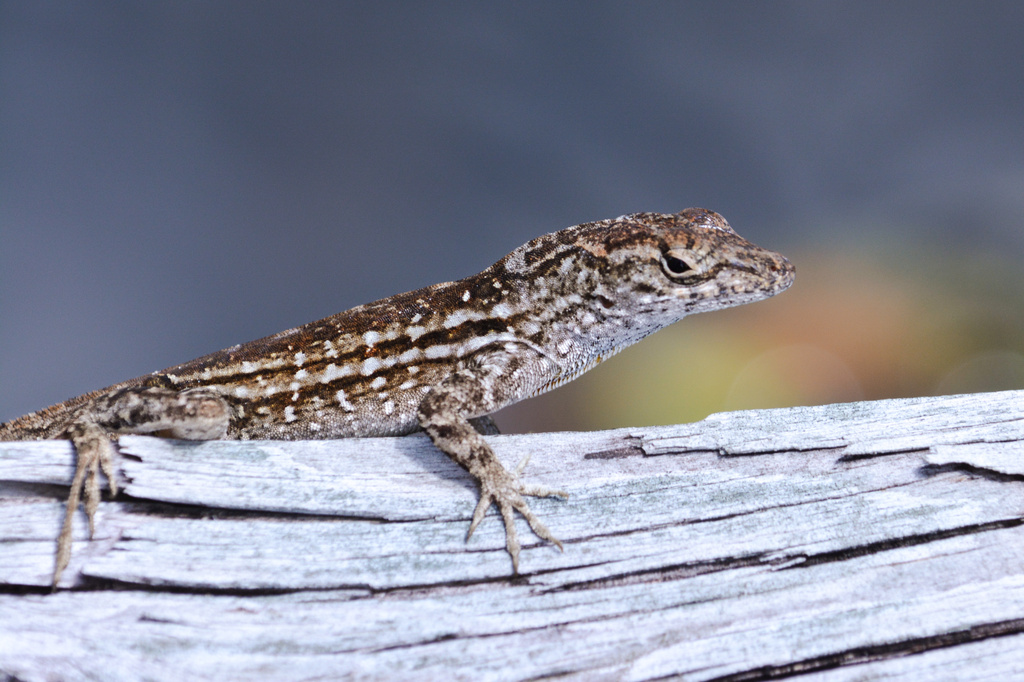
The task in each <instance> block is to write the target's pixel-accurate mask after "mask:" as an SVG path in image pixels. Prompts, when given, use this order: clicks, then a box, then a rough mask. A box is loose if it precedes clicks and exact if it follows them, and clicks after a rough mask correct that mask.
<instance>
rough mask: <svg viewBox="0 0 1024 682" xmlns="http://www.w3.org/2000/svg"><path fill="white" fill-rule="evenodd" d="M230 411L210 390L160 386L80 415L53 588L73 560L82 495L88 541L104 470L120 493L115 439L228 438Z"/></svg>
mask: <svg viewBox="0 0 1024 682" xmlns="http://www.w3.org/2000/svg"><path fill="white" fill-rule="evenodd" d="M229 417H230V408H229V407H228V404H227V403H226V402H225V401H224V399H223V398H221V397H220V396H218V395H217V394H215V393H214V392H213V391H211V390H209V389H205V388H196V389H191V390H186V391H177V390H174V389H169V388H160V387H142V386H140V387H132V388H125V389H120V390H117V391H113V392H111V393H109V394H107V395H104V396H99V397H97V398H96V399H95V400H93V401H91V402H90V403H88V404H87V405H86V406H85V407H84V408H82V410H80V411H79V413H78V415H77V416H76V417H75V420H74V421H73V422H72V424H71V426H69V427H68V429H67V432H66V436H67V437H68V438H69V439H71V442H72V443H73V444H74V446H75V452H76V454H77V462H76V465H75V475H74V478H73V479H72V481H71V492H70V494H69V495H68V501H67V507H66V509H65V512H64V523H63V525H62V526H61V531H60V535H59V536H58V537H57V554H56V557H55V560H54V567H53V585H54V587H56V586H57V583H58V582H59V581H60V576H61V573H63V572H64V569H65V568H67V565H68V562H69V561H70V560H71V527H72V524H71V522H72V519H73V518H74V513H75V509H77V508H78V503H79V500H80V499H81V498H82V496H83V493H84V497H85V504H84V507H85V513H86V516H87V517H88V518H89V537H90V539H91V538H92V536H93V533H94V531H95V515H96V509H97V508H98V507H99V503H100V482H99V472H100V471H101V470H102V471H103V474H104V475H105V476H106V477H107V480H108V481H109V482H110V492H111V494H112V495H116V494H117V477H116V476H115V473H114V461H113V445H112V444H111V436H112V435H114V434H120V433H166V434H167V435H168V436H170V437H172V438H181V439H185V440H212V439H215V438H223V437H224V436H225V435H226V434H227V428H228V421H229Z"/></svg>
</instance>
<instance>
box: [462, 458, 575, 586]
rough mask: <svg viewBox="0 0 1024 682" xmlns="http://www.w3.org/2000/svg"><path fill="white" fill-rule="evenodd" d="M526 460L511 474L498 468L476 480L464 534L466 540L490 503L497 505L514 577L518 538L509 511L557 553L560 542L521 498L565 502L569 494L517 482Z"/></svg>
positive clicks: (560, 545) (478, 523)
mask: <svg viewBox="0 0 1024 682" xmlns="http://www.w3.org/2000/svg"><path fill="white" fill-rule="evenodd" d="M529 461H530V456H529V455H527V456H526V457H524V458H523V459H522V461H520V462H519V465H518V466H517V467H516V472H515V475H513V474H510V473H508V472H507V471H505V470H504V469H500V470H499V471H500V473H495V474H492V475H491V476H488V477H486V478H483V479H481V480H480V501H479V502H478V503H477V505H476V509H475V510H474V511H473V520H472V522H470V524H469V532H468V533H466V539H467V540H468V539H469V538H470V537H471V536H472V535H473V531H475V530H476V527H477V526H478V525H480V522H481V521H483V519H484V515H485V514H486V513H487V510H488V509H490V507H491V504H496V505H497V506H498V511H499V512H501V518H502V520H503V521H504V523H505V548H506V549H507V550H508V553H509V555H510V556H511V557H512V572H513V573H514V574H518V573H519V550H520V545H519V536H518V535H517V533H516V526H515V514H513V510H515V511H518V512H519V513H520V514H522V516H523V518H524V519H526V522H527V523H529V524H530V528H531V529H532V530H533V532H534V534H535V535H536V536H537V537H539V538H541V539H542V540H547V541H548V542H551V543H553V544H555V545H557V546H558V549H559V550H564V548H563V547H562V543H561V541H559V540H558V538H556V537H555V536H554V535H552V534H551V531H549V530H548V528H547V526H545V525H544V523H543V522H542V521H541V520H540V519H539V518H537V515H536V514H534V513H533V511H532V510H531V509H530V506H529V505H528V504H526V500H524V499H523V495H528V496H530V497H561V498H563V499H568V497H569V493H567V492H565V491H562V490H553V489H551V488H545V487H543V486H538V485H524V484H523V483H521V482H520V481H519V474H520V473H522V471H523V469H525V468H526V464H527V463H528V462H529Z"/></svg>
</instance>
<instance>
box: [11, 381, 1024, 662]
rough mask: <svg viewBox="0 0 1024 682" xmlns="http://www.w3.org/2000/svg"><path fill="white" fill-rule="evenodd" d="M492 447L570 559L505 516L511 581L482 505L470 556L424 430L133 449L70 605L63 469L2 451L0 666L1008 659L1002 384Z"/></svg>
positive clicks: (59, 457)
mask: <svg viewBox="0 0 1024 682" xmlns="http://www.w3.org/2000/svg"><path fill="white" fill-rule="evenodd" d="M488 438H489V440H491V442H492V443H493V444H494V446H495V449H496V451H497V452H498V454H499V456H500V457H501V458H502V460H503V461H504V462H505V463H506V464H507V465H514V464H515V463H516V462H517V461H518V460H519V459H520V457H522V456H523V455H525V454H527V453H531V454H532V459H531V461H530V465H529V466H528V467H527V469H526V471H525V473H524V474H523V477H524V479H526V480H527V481H528V482H530V483H536V484H539V485H545V486H551V487H557V488H562V489H565V490H567V491H568V492H569V493H570V494H571V497H570V499H569V500H568V501H561V500H556V499H539V500H531V506H532V507H533V509H534V510H535V511H536V512H537V513H538V515H539V516H540V517H541V518H542V519H543V520H544V521H545V523H546V524H547V525H548V527H549V528H550V529H551V530H552V531H553V532H554V534H555V535H556V536H557V537H559V538H560V539H561V540H562V541H563V542H564V543H565V552H564V553H560V552H559V551H558V550H557V549H556V548H553V547H552V546H550V545H548V544H546V543H542V542H539V541H537V539H536V538H535V537H533V536H532V535H531V534H530V533H529V530H528V528H527V527H526V524H525V523H523V522H522V520H520V535H521V539H523V540H524V541H526V546H524V549H523V553H522V556H521V563H520V568H521V571H522V575H521V576H520V577H519V578H516V579H511V578H510V577H509V572H510V570H511V566H510V561H509V559H508V555H507V553H505V551H504V533H503V529H502V527H501V524H500V523H499V521H498V518H497V516H496V513H495V512H493V511H492V515H491V516H489V517H488V518H487V520H485V522H484V523H483V524H482V525H481V526H480V528H479V529H478V530H477V532H476V534H475V535H474V536H473V538H472V539H471V540H470V541H469V542H468V543H467V542H466V541H465V533H466V528H467V523H468V519H469V517H470V515H471V513H472V510H473V505H474V503H475V496H476V493H475V490H474V486H473V483H472V481H471V479H470V478H469V477H468V476H467V475H465V474H464V473H463V472H462V471H461V470H460V469H459V468H458V467H456V466H455V465H453V464H452V463H451V462H449V461H448V460H447V458H445V457H444V456H443V455H442V454H441V453H439V452H438V451H436V450H435V449H434V448H433V447H432V446H431V445H430V444H429V441H427V440H426V439H425V438H422V437H408V438H392V439H388V438H381V439H352V440H341V441H316V442H280V441H279V442H250V443H245V442H231V441H220V442H209V443H183V442H175V441H165V440H161V439H156V438H147V437H137V436H132V437H123V438H122V439H121V447H120V449H121V452H122V457H121V458H120V462H119V466H120V471H121V472H122V481H121V483H122V485H123V488H124V491H125V493H126V495H127V497H122V498H118V499H117V500H115V501H110V502H104V503H103V504H102V505H101V508H100V511H99V513H98V518H97V520H98V524H97V539H96V540H95V541H93V542H91V543H89V542H86V541H85V537H86V532H87V531H86V528H85V523H84V520H83V519H82V518H78V519H77V521H76V523H77V526H76V530H75V537H76V538H78V539H79V540H78V541H76V543H75V546H74V555H73V560H72V564H71V566H70V568H69V570H68V571H67V573H66V578H65V581H64V583H65V586H67V587H74V586H76V585H77V586H78V589H71V590H64V591H60V592H57V593H54V594H49V593H46V591H45V586H46V585H47V584H48V581H49V573H50V571H51V569H52V564H53V550H54V538H55V536H56V532H57V529H58V527H59V523H60V519H61V514H62V505H61V498H62V496H63V495H64V494H66V487H64V486H66V484H67V481H68V480H69V479H70V473H71V464H72V457H73V454H72V452H71V449H70V447H69V445H68V444H67V443H64V442H43V443H0V538H2V541H0V673H5V674H7V675H10V676H13V677H15V678H18V679H28V680H32V679H40V680H42V679H51V678H60V679H87V678H103V679H139V678H143V677H145V678H149V679H157V680H162V679H168V680H169V679H182V678H183V677H188V678H190V679H199V680H206V679H210V680H212V679H225V678H239V677H245V678H268V679H269V678H273V679H305V678H312V677H317V676H320V677H328V678H332V677H342V676H357V677H358V676H363V677H371V678H373V677H394V676H400V677H403V678H431V677H438V676H442V675H445V676H450V675H451V674H452V673H455V674H456V675H457V676H462V677H473V678H482V679H487V678H503V679H520V678H528V677H539V676H547V675H564V676H568V677H578V678H580V679H594V678H598V679H600V678H605V679H647V678H651V677H659V676H667V675H682V676H683V677H684V678H685V679H695V680H706V679H716V678H721V677H728V676H733V675H741V676H744V679H767V678H769V677H770V676H772V675H777V674H785V673H787V672H796V671H805V672H806V671H810V672H812V673H814V678H815V679H822V680H852V679H866V678H877V677H885V679H894V680H904V679H905V680H912V679H938V678H947V679H1006V678H1008V677H1011V676H1012V675H1013V674H1014V673H1017V674H1019V673H1020V671H1022V670H1024V654H1022V653H1019V652H1021V651H1022V648H1021V642H1022V637H1024V391H1011V392H1003V393H992V394H980V395H972V396H945V397H938V398H920V399H913V400H894V401H879V402H868V403H852V404H845V405H827V406H821V407H811V408H793V409H782V410H756V411H748V412H737V413H728V414H720V415H712V416H711V417H709V418H708V419H706V420H704V421H702V422H698V423H695V424H684V425H678V426H670V427H652V428H635V429H620V430H616V431H607V432H597V433H558V434H535V435H522V436H495V437H488ZM55 484H60V485H55ZM79 516H80V517H81V515H79ZM114 585H116V586H119V589H111V587H112V586H114ZM82 588H87V589H82ZM133 588H134V589H133Z"/></svg>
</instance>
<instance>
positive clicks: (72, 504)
mask: <svg viewBox="0 0 1024 682" xmlns="http://www.w3.org/2000/svg"><path fill="white" fill-rule="evenodd" d="M69 435H70V436H71V441H72V442H73V443H74V445H75V450H76V452H77V453H78V462H77V464H76V465H75V476H74V478H73V479H72V481H71V492H70V494H69V495H68V501H67V506H66V508H65V510H64V524H63V525H62V526H61V529H60V535H59V536H57V554H56V557H55V560H54V566H53V583H52V584H53V587H56V586H57V583H58V582H60V576H61V574H62V573H63V572H64V569H65V568H67V566H68V562H69V561H70V560H71V530H72V521H73V520H74V516H75V510H76V509H77V508H78V503H79V501H80V500H81V498H82V494H83V493H84V495H85V504H84V505H83V506H84V507H85V514H86V516H87V517H88V518H89V538H90V539H92V536H93V534H94V533H95V532H96V510H97V509H98V508H99V505H100V497H101V495H100V477H99V474H100V471H101V470H102V471H103V474H104V475H105V476H106V477H107V480H108V481H109V482H110V493H111V494H112V495H116V494H117V478H116V476H115V475H114V450H113V446H112V445H111V443H110V436H108V435H107V433H106V431H104V430H103V428H102V427H100V426H99V425H98V424H95V423H92V422H78V423H76V424H74V425H73V426H72V427H71V429H70V430H69Z"/></svg>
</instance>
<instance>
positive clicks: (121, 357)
mask: <svg viewBox="0 0 1024 682" xmlns="http://www.w3.org/2000/svg"><path fill="white" fill-rule="evenodd" d="M687 206H705V207H708V208H712V209H714V210H717V211H719V212H720V213H722V214H723V215H725V216H726V218H728V219H729V221H730V222H731V223H732V225H733V226H734V227H735V228H736V230H737V231H738V232H739V233H740V234H742V235H743V236H745V237H747V238H748V239H751V240H752V241H754V242H756V243H758V244H761V245H763V246H766V247H769V248H774V249H777V250H780V251H783V252H784V253H786V254H787V255H789V256H790V257H791V259H792V260H793V261H794V262H795V263H796V265H797V271H798V273H797V284H796V286H794V288H793V290H791V291H790V292H787V293H786V294H784V295H783V296H780V297H779V298H777V299H773V300H772V301H768V302H765V303H759V304H757V305H756V306H751V307H749V308H741V309H738V310H736V311H729V312H725V313H721V314H720V315H721V318H720V319H719V318H718V317H717V315H719V314H715V315H709V316H702V317H698V318H694V319H691V320H687V321H684V322H683V323H682V324H681V325H678V327H679V328H680V329H681V331H675V330H673V331H671V332H669V331H666V332H663V333H662V334H659V335H657V336H656V337H654V338H653V339H651V340H650V341H647V342H645V344H651V345H649V346H647V348H646V349H645V346H644V345H641V346H639V347H638V349H639V350H638V351H636V352H634V353H633V354H628V353H627V354H624V356H623V357H622V359H619V358H616V359H615V360H613V361H611V362H609V363H607V364H606V365H605V366H604V367H602V368H599V369H598V370H596V371H595V372H594V373H593V374H594V375H595V376H596V378H594V379H591V378H587V379H586V380H585V381H586V382H589V383H581V382H583V381H584V380H581V382H576V383H577V384H579V386H574V387H572V388H566V389H562V390H561V391H559V392H556V393H555V394H552V397H549V398H547V399H546V402H544V401H534V402H536V403H537V404H536V406H533V407H527V405H528V404H524V406H523V408H521V409H518V411H516V408H514V409H513V410H511V411H510V412H509V413H508V415H507V417H506V423H502V420H501V419H499V424H502V425H503V426H504V427H505V428H506V429H510V430H524V429H537V428H597V427H609V426H615V425H617V424H620V423H639V422H641V421H647V422H657V421H660V422H666V421H682V420H685V419H695V418H700V417H701V416H703V415H704V414H707V412H709V411H713V410H715V409H733V408H736V407H753V406H763V407H770V406H780V405H784V404H800V403H813V402H823V401H830V400H843V399H861V398H878V397H891V396H897V395H920V394H926V393H937V392H940V393H941V392H957V391H961V390H991V389H994V388H1007V387H1013V386H1016V387H1022V386H1024V318H1022V313H1021V309H1022V307H1024V305H1022V304H1024V274H1022V269H1021V268H1020V267H1019V265H1018V263H1019V261H1020V259H1021V256H1022V255H1024V229H1022V227H1024V4H1022V3H1019V2H969V3H968V2H963V3H948V2H935V1H928V2H900V3H891V2H856V3H825V2H775V3H755V2H707V3H687V4H682V3H658V2H650V3H625V2H623V3H603V2H578V3H573V2H565V3H547V2H536V3H531V2H523V3H515V4H514V5H512V4H510V5H498V4H496V3H470V2H465V3H451V2H446V3H419V4H413V3H360V4H355V3H352V4H348V3H292V2H281V3H269V2H262V3H253V2H194V3H193V2H175V3H123V2H116V3H115V2H94V3H76V4H72V3H50V2H21V3H18V2H9V1H6V0H5V1H3V2H0V421H4V420H7V419H10V418H13V417H16V416H18V415H20V414H23V413H26V412H29V411H32V410H36V409H40V408H43V407H45V406H47V405H49V404H51V403H54V402H57V401H60V400H63V399H66V398H68V397H71V396H74V395H77V394H80V393H83V392H86V391H89V390H92V389H96V388H99V387H102V386H105V385H108V384H110V383H113V382H116V381H119V380H122V379H126V378H129V377H132V376H135V375H138V374H143V373H146V372H149V371H153V370H157V369H160V368H163V367H166V366H169V365H172V364H177V363H179V362H183V361H185V360H188V359H191V358H193V357H195V356H198V355H201V354H205V353H207V352H210V351H214V350H217V349H220V348H223V347H226V346H229V345H232V344H234V343H238V342H242V341H248V340H251V339H255V338H257V337H260V336H264V335H267V334H271V333H274V332H277V331H280V330H283V329H286V328H289V327H293V326H296V325H299V324H302V323H305V322H308V321H312V320H314V319H317V318H320V317H324V316H327V315H329V314H333V313H335V312H338V311H341V310H344V309H346V308H349V307H351V306H353V305H356V304H359V303H363V302H366V301H369V300H372V299H376V298H380V297H384V296H388V295H390V294H394V293H397V292H400V291H405V290H409V289H413V288H417V287H420V286H424V285H427V284H431V283H434V282H438V281H444V280H450V279H455V278H458V277H463V276H466V275H469V274H472V273H474V272H477V271H479V270H480V269H482V268H483V267H486V266H487V265H489V264H490V263H492V262H493V261H495V260H496V259H497V258H499V257H500V256H502V255H503V254H505V253H506V252H508V251H509V250H511V249H513V248H515V247H516V246H518V245H520V244H522V243H523V242H525V241H527V240H528V239H530V238H532V237H535V236H537V235H539V234H542V233H545V232H550V231H553V230H556V229H559V228H562V227H565V226H568V225H572V224H575V223H579V222H584V221H589V220H597V219H603V218H608V217H614V216H617V215H621V214H623V213H630V212H635V211H662V212H674V211H678V210H679V209H682V208H684V207H687ZM705 318H706V320H705ZM683 328H686V329H685V330H683ZM663 335H665V336H663ZM681 335H682V336H681ZM617 363H620V364H617ZM605 367H607V368H608V369H605ZM716 382H717V383H716ZM563 391H564V392H563ZM699 396H706V398H700V397H699ZM644 401H648V402H644ZM674 401H677V402H674ZM624 404H628V406H629V407H630V409H632V408H633V407H634V404H635V405H636V406H637V410H639V411H630V409H625V408H624Z"/></svg>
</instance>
